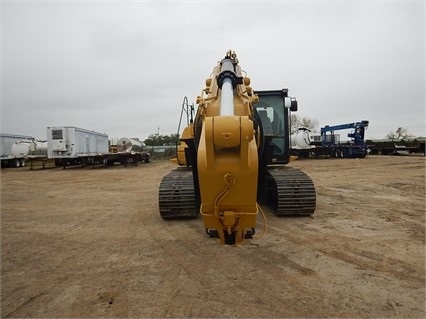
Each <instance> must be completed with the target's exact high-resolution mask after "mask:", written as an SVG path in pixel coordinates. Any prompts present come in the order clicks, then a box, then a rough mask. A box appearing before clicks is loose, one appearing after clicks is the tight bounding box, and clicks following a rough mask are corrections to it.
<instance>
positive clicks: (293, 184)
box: [158, 167, 316, 219]
mask: <svg viewBox="0 0 426 319" xmlns="http://www.w3.org/2000/svg"><path fill="white" fill-rule="evenodd" d="M266 185H267V186H266V187H267V200H266V203H264V204H266V205H268V206H270V207H271V208H272V209H273V211H274V213H275V215H277V216H310V215H312V214H313V213H314V211H315V206H316V195H315V186H314V184H313V182H312V180H311V178H310V177H309V176H308V175H306V174H305V173H304V172H302V171H300V170H298V169H295V168H292V167H279V168H272V169H269V170H268V175H267V183H266ZM195 194H196V192H195V189H194V182H193V177H192V171H191V169H190V168H184V167H180V168H178V169H175V170H173V171H171V172H170V173H169V174H168V175H166V176H165V177H164V178H163V180H162V181H161V184H160V190H159V196H158V200H159V208H160V215H161V217H162V218H164V219H178V218H196V217H197V216H198V205H197V198H196V196H195Z"/></svg>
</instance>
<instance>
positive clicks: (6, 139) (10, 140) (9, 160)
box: [0, 133, 34, 167]
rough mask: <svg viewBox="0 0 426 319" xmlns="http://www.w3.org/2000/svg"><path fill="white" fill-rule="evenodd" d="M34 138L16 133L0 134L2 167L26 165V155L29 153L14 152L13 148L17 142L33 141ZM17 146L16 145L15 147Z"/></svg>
mask: <svg viewBox="0 0 426 319" xmlns="http://www.w3.org/2000/svg"><path fill="white" fill-rule="evenodd" d="M33 141H34V138H33V137H32V136H27V135H16V134H6V133H1V134H0V159H1V167H21V166H25V156H26V155H28V153H29V152H28V153H25V154H24V152H22V154H20V153H19V152H12V149H13V147H14V145H15V144H17V143H19V144H20V143H29V144H31V143H33ZM15 148H16V147H15Z"/></svg>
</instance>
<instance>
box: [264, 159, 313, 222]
mask: <svg viewBox="0 0 426 319" xmlns="http://www.w3.org/2000/svg"><path fill="white" fill-rule="evenodd" d="M267 194H268V195H267V196H268V202H270V203H273V208H274V213H275V215H277V216H310V215H312V214H313V213H314V212H315V206H316V194H315V186H314V183H313V182H312V179H311V178H310V177H309V176H308V175H306V174H305V173H304V172H302V171H300V170H298V169H295V168H293V167H280V168H274V169H269V170H268V176H267Z"/></svg>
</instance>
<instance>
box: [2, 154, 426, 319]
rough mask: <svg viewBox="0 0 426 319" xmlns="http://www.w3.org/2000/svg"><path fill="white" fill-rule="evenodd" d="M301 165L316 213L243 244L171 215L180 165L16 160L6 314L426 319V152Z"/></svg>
mask: <svg viewBox="0 0 426 319" xmlns="http://www.w3.org/2000/svg"><path fill="white" fill-rule="evenodd" d="M291 166H293V167H297V168H300V169H301V170H303V171H304V172H306V173H307V174H308V175H310V176H311V177H312V179H313V181H314V183H315V186H316V190H317V210H316V212H315V214H314V215H313V216H312V217H310V218H278V217H275V216H274V215H273V214H272V213H271V212H270V211H268V210H267V212H266V215H267V224H268V228H267V233H266V234H265V235H264V236H263V237H262V238H259V239H251V240H246V241H244V243H243V245H240V246H238V247H234V246H222V245H219V243H218V240H217V239H211V238H208V237H207V236H206V234H205V232H204V230H203V225H202V219H201V217H199V218H198V219H195V220H183V221H164V220H162V219H161V218H160V215H159V211H158V186H159V184H160V180H161V178H162V176H164V175H165V174H167V173H168V172H169V171H170V170H171V169H173V168H174V165H173V164H171V163H169V162H166V161H158V162H152V163H149V164H141V165H139V166H137V167H127V168H126V167H123V166H117V167H112V168H111V167H110V168H103V167H98V168H89V167H87V168H84V169H83V168H72V169H71V168H69V169H61V168H55V169H47V170H34V171H30V170H29V169H28V168H20V169H4V170H2V171H1V317H2V318H4V317H251V318H259V317H269V318H270V317H316V318H318V317H340V318H341V317H351V318H353V317H376V318H377V317H398V318H402V317H405V318H424V317H425V316H426V313H425V158H424V157H422V156H389V157H385V156H382V157H379V156H370V157H368V158H366V159H318V160H298V161H295V162H292V163H291ZM262 228H263V221H262V218H261V217H260V216H259V218H258V232H257V234H260V233H262Z"/></svg>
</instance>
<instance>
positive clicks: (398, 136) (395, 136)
mask: <svg viewBox="0 0 426 319" xmlns="http://www.w3.org/2000/svg"><path fill="white" fill-rule="evenodd" d="M413 137H414V135H413V134H411V133H409V132H408V129H406V128H403V127H398V128H397V129H396V131H395V132H390V133H389V134H388V135H386V138H387V139H389V140H391V141H394V140H406V139H410V138H413Z"/></svg>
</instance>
